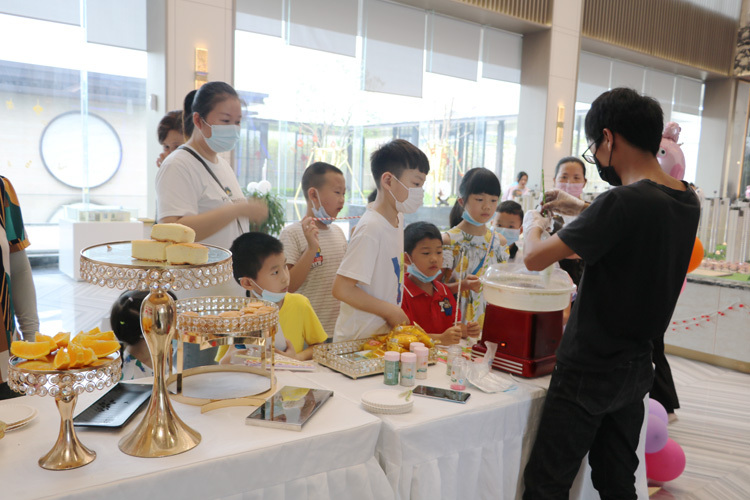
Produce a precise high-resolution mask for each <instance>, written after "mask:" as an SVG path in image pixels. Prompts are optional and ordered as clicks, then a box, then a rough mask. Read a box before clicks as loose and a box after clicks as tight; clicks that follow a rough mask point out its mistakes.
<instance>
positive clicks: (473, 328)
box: [466, 321, 482, 337]
mask: <svg viewBox="0 0 750 500" xmlns="http://www.w3.org/2000/svg"><path fill="white" fill-rule="evenodd" d="M480 333H482V329H481V328H479V323H477V322H476V321H469V322H468V323H466V334H467V335H468V336H469V337H479V334H480Z"/></svg>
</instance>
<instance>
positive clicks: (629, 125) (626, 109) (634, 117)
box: [586, 87, 664, 156]
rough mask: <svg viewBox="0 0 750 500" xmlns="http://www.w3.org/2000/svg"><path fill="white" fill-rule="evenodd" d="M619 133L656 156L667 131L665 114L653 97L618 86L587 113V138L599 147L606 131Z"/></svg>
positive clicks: (599, 99)
mask: <svg viewBox="0 0 750 500" xmlns="http://www.w3.org/2000/svg"><path fill="white" fill-rule="evenodd" d="M605 128H607V129H609V130H611V131H612V132H613V133H618V134H620V135H621V136H622V137H624V138H625V140H626V141H628V143H630V144H631V145H632V146H633V147H635V148H638V149H641V150H643V151H648V152H649V153H651V154H652V155H654V156H656V153H657V152H658V151H659V144H660V143H661V133H662V130H664V113H663V112H662V110H661V106H659V102H658V101H657V100H656V99H654V98H653V97H648V96H642V95H640V94H639V93H638V92H636V91H635V90H633V89H628V88H625V87H618V88H616V89H612V90H609V91H607V92H604V93H603V94H601V95H600V96H599V97H597V98H596V99H595V100H594V102H592V103H591V109H589V112H588V113H587V114H586V138H587V139H588V141H589V142H592V141H596V145H597V146H599V143H601V140H602V131H603V130H604V129H605Z"/></svg>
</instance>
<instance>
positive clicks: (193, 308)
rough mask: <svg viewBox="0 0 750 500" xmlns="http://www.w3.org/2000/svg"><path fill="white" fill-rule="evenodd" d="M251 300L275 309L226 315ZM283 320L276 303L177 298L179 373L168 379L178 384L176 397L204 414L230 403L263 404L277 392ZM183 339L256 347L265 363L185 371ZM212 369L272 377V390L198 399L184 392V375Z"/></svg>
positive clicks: (212, 345) (202, 345) (198, 342)
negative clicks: (276, 354)
mask: <svg viewBox="0 0 750 500" xmlns="http://www.w3.org/2000/svg"><path fill="white" fill-rule="evenodd" d="M247 302H255V303H262V304H263V305H264V306H266V307H269V308H270V309H272V311H271V312H267V313H264V314H254V315H242V316H239V317H222V316H221V314H222V313H225V312H227V311H239V310H240V309H242V308H243V307H244V306H245V304H246V303H247ZM278 323H279V308H278V306H277V305H276V304H274V303H273V302H268V301H266V300H261V299H247V298H245V297H193V298H188V299H181V300H178V301H177V331H178V333H179V335H180V342H179V343H178V354H177V373H175V374H173V375H171V376H170V377H169V379H168V380H167V386H170V384H172V382H176V384H175V389H176V390H175V393H174V394H172V399H174V400H176V401H179V402H180V403H184V404H189V405H195V406H200V407H201V413H205V412H207V411H211V410H214V409H218V408H225V407H228V406H259V405H261V404H263V403H265V400H266V398H267V397H269V396H271V395H272V394H273V393H274V392H276V377H275V373H274V349H273V344H274V339H275V335H276V331H277V328H278ZM182 342H189V343H193V344H199V345H200V346H201V348H206V347H214V346H220V345H229V346H232V345H238V344H242V345H244V346H255V347H256V348H257V350H258V351H259V353H260V360H261V366H260V367H252V366H242V365H210V366H199V367H196V368H190V369H188V370H185V371H184V372H183V370H182V366H181V363H180V361H181V359H182V356H181V353H180V352H179V350H180V349H181V347H179V346H181V345H182ZM212 372H244V373H250V374H253V375H260V376H263V377H267V378H269V379H270V380H271V386H270V388H269V389H268V390H266V391H262V392H260V393H257V392H256V393H254V394H249V395H246V396H240V397H230V398H213V399H207V398H197V397H190V396H186V395H184V394H183V393H182V377H183V374H184V376H185V377H189V376H192V375H200V374H203V373H212Z"/></svg>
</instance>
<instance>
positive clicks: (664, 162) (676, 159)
mask: <svg viewBox="0 0 750 500" xmlns="http://www.w3.org/2000/svg"><path fill="white" fill-rule="evenodd" d="M680 130H682V129H681V128H680V126H679V125H678V124H677V123H675V122H669V123H667V126H666V127H664V132H663V133H662V134H661V144H660V145H659V151H658V152H657V153H656V159H657V160H658V161H659V164H660V165H661V169H662V170H664V171H665V172H666V173H667V174H669V175H671V176H672V177H674V178H675V179H677V180H678V181H681V180H682V178H683V176H684V175H685V155H684V154H682V148H680V145H679V144H677V141H678V140H679V138H680Z"/></svg>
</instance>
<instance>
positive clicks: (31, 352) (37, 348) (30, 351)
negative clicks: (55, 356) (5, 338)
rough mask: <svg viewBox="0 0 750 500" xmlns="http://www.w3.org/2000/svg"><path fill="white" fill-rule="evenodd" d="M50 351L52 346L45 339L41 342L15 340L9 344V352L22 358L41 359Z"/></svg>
mask: <svg viewBox="0 0 750 500" xmlns="http://www.w3.org/2000/svg"><path fill="white" fill-rule="evenodd" d="M42 337H44V335H42ZM47 338H49V337H47ZM50 351H52V346H51V345H50V343H49V342H48V341H46V340H44V341H42V342H27V341H25V340H16V341H15V342H13V343H12V344H10V353H11V354H13V355H14V356H18V357H19V358H24V359H42V358H44V357H46V356H47V354H49V353H50Z"/></svg>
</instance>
